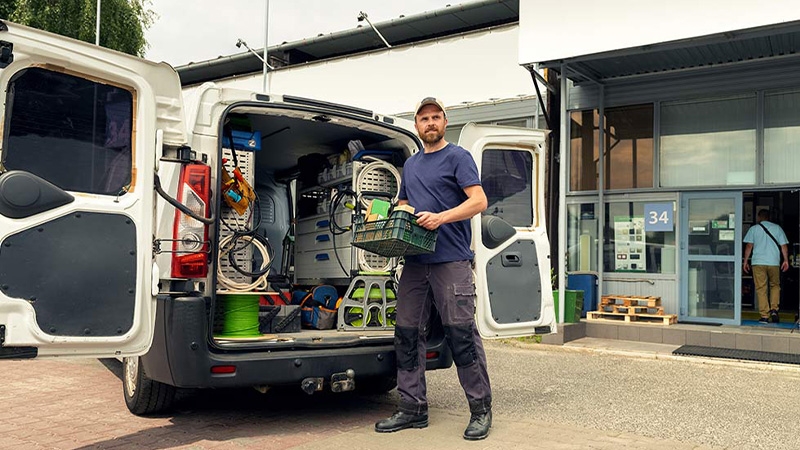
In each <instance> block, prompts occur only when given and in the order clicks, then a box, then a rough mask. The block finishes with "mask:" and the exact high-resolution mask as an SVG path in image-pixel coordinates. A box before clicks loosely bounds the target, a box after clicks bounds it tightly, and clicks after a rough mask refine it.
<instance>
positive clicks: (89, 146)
mask: <svg viewBox="0 0 800 450" xmlns="http://www.w3.org/2000/svg"><path fill="white" fill-rule="evenodd" d="M0 50H1V51H0V86H2V88H3V95H4V98H3V100H4V104H3V106H2V110H0V120H2V124H3V134H2V147H0V153H1V155H0V156H1V157H2V160H1V161H2V166H0V169H1V171H2V174H0V358H23V357H35V356H45V355H47V356H53V355H68V356H92V357H111V356H124V355H136V354H142V353H144V352H146V351H147V350H148V348H149V346H150V343H151V341H152V338H153V321H154V315H155V305H154V301H155V300H154V299H155V293H156V292H157V290H158V288H157V286H156V284H157V283H158V278H157V275H158V270H157V267H154V262H153V242H154V241H153V227H154V213H153V208H154V203H155V199H154V188H153V180H154V176H153V174H154V168H155V166H156V160H157V158H158V157H159V155H160V149H161V147H162V145H173V146H177V145H183V144H185V143H186V141H187V140H186V131H185V128H184V123H183V116H182V115H183V111H182V99H181V86H180V82H179V80H178V76H177V74H176V73H175V71H174V70H173V69H172V68H171V67H169V66H168V65H166V64H154V63H151V62H147V61H144V60H141V59H138V58H134V57H131V56H128V55H124V54H121V53H118V52H115V51H110V50H106V49H102V48H100V47H96V46H94V45H90V44H86V43H84V42H79V41H75V40H72V39H68V38H64V37H61V36H57V35H54V34H51V33H46V32H42V31H39V30H35V29H32V28H28V27H23V26H19V25H15V24H11V23H3V22H0ZM154 274H155V281H154V280H153V278H154Z"/></svg>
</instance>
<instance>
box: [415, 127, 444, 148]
mask: <svg viewBox="0 0 800 450" xmlns="http://www.w3.org/2000/svg"><path fill="white" fill-rule="evenodd" d="M419 137H420V139H422V142H424V143H426V144H429V145H432V144H435V143H437V142H439V141H441V140H442V139H444V132H443V131H439V130H437V129H436V128H433V129H429V130H427V131H425V132H424V133H421V134H420V135H419Z"/></svg>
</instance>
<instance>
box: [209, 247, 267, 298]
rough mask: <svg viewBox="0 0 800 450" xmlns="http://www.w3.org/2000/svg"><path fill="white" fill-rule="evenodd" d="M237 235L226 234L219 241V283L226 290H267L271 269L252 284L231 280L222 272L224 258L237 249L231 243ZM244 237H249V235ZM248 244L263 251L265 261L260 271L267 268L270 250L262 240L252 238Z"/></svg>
mask: <svg viewBox="0 0 800 450" xmlns="http://www.w3.org/2000/svg"><path fill="white" fill-rule="evenodd" d="M235 236H236V235H235V234H232V235H229V236H225V237H224V238H222V239H221V240H220V241H219V256H217V283H218V284H219V285H221V286H222V287H224V288H225V289H226V290H229V291H233V292H250V291H262V290H263V291H266V290H267V287H268V286H269V283H267V276H268V275H269V271H266V272H265V273H264V274H263V275H261V276H260V277H258V278H256V279H255V281H253V282H252V283H250V284H247V283H243V282H238V281H234V280H231V279H230V278H228V277H227V276H225V274H224V273H223V272H222V258H227V257H228V253H230V252H231V251H233V250H235V249H234V246H233V245H231V241H233V239H234V237H235ZM244 239H247V237H245V238H244ZM248 244H250V245H252V246H253V247H255V248H256V249H258V251H259V252H260V253H261V258H262V259H263V262H262V263H261V268H260V269H259V271H261V270H264V269H266V268H267V267H268V266H269V264H270V257H269V250H267V247H266V246H265V245H264V244H262V243H261V242H260V241H258V240H256V239H252V238H251V240H250V241H249V242H248Z"/></svg>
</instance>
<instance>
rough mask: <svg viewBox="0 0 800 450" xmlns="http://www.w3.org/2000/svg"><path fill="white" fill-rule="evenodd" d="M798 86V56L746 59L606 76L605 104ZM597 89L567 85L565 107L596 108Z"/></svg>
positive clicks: (723, 94)
mask: <svg viewBox="0 0 800 450" xmlns="http://www.w3.org/2000/svg"><path fill="white" fill-rule="evenodd" d="M792 88H798V89H800V56H798V55H791V56H787V57H785V58H778V59H775V60H772V61H749V62H744V63H740V64H732V65H730V66H724V67H717V68H714V67H709V68H699V69H690V70H685V71H681V72H676V73H670V74H663V75H659V74H654V75H643V76H641V77H638V78H637V77H631V78H630V79H628V80H625V81H615V80H613V79H612V80H608V81H607V82H606V84H605V106H606V107H607V108H608V107H612V106H621V105H635V104H639V103H648V102H654V101H668V100H678V99H690V98H701V97H702V98H708V97H715V96H725V95H736V94H742V93H752V92H755V91H758V90H773V89H775V90H777V89H792ZM598 93H599V89H598V87H597V86H596V85H594V84H592V83H584V84H582V85H580V86H573V87H572V88H571V89H570V92H569V97H568V103H567V108H568V109H570V110H573V109H587V108H596V107H597V106H598V104H599V101H598Z"/></svg>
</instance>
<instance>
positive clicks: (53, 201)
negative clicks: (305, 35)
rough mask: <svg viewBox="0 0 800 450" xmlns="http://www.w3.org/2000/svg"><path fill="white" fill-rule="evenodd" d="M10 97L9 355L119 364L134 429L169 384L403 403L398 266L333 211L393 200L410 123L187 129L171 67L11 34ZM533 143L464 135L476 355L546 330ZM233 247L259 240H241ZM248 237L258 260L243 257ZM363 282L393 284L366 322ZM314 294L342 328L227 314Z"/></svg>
mask: <svg viewBox="0 0 800 450" xmlns="http://www.w3.org/2000/svg"><path fill="white" fill-rule="evenodd" d="M0 86H2V88H3V89H4V99H5V102H4V104H3V108H2V111H0V120H2V124H3V131H2V145H0V154H1V157H2V159H1V161H2V166H0V169H2V170H0V358H5V359H21V358H35V357H44V356H81V357H96V358H106V357H117V358H124V380H123V386H124V393H125V399H126V403H127V405H128V407H129V408H130V410H131V411H132V412H134V413H136V414H148V413H154V412H158V411H162V410H164V409H166V408H168V407H169V405H170V403H171V402H172V399H173V397H174V393H175V388H178V387H188V388H212V387H214V388H219V387H234V386H253V387H256V388H259V389H261V390H264V389H266V388H268V387H270V386H277V385H292V384H296V385H298V386H300V387H302V388H303V389H304V390H305V391H306V392H309V393H312V392H314V391H316V390H319V389H323V388H330V389H332V390H334V391H345V390H350V389H353V388H365V387H366V388H369V389H373V390H388V389H391V388H392V387H393V386H394V376H395V358H394V347H393V329H392V326H391V325H392V324H391V311H390V309H391V302H390V300H393V301H396V300H397V299H393V298H390V297H391V296H392V295H391V294H393V293H394V292H396V291H395V290H394V288H393V286H394V285H393V283H394V281H395V279H396V276H397V273H398V271H399V270H400V269H401V268H402V264H401V263H402V261H401V259H399V258H385V257H378V256H377V255H374V254H371V253H369V252H364V251H360V250H359V251H357V250H356V249H355V248H354V247H352V246H351V245H350V239H351V232H350V231H349V226H350V224H351V222H352V221H353V217H354V216H353V212H352V211H351V210H350V209H342V208H341V204H344V203H346V202H348V200H345V201H343V202H340V203H337V204H335V205H333V207H331V196H332V194H334V193H336V192H345V191H348V189H350V190H352V191H353V192H354V193H355V194H354V195H355V196H354V197H353V198H352V199H350V200H349V202H351V203H354V204H356V206H357V204H360V203H361V201H362V200H363V199H364V198H366V197H367V196H366V193H367V192H368V191H377V192H379V193H380V192H384V193H388V196H389V197H391V196H392V195H396V189H397V184H398V183H399V180H397V176H396V175H397V174H399V171H400V170H402V164H403V162H404V161H405V159H406V158H408V157H409V156H410V155H412V154H413V153H414V152H417V151H419V150H420V149H421V143H420V142H419V140H418V138H417V136H416V134H415V133H414V132H413V124H411V123H409V122H408V121H401V120H399V119H395V118H392V117H388V116H383V115H380V114H375V113H373V112H372V111H367V110H363V109H359V108H353V107H346V106H342V105H335V104H329V103H325V102H319V101H314V100H309V99H305V98H298V97H291V96H280V95H274V94H262V93H254V92H245V91H241V90H232V89H222V88H220V87H218V86H215V85H213V84H208V85H204V86H203V87H202V88H201V89H200V90H199V91H198V92H197V94H196V95H197V97H196V100H197V108H196V111H192V112H191V113H187V112H186V111H184V107H183V100H182V96H181V85H180V82H179V79H178V76H177V74H176V73H175V71H174V70H173V69H172V68H171V67H170V66H169V65H167V64H164V63H161V64H156V63H152V62H149V61H145V60H142V59H138V58H134V57H131V56H128V55H124V54H121V53H117V52H114V51H110V50H107V49H103V48H99V47H96V46H93V45H89V44H86V43H84V42H79V41H75V40H72V39H68V38H64V37H62V36H57V35H54V34H50V33H46V32H42V31H39V30H35V29H31V28H27V27H23V26H19V25H15V24H11V23H2V22H0ZM545 138H546V132H544V131H540V130H528V129H516V128H509V127H499V126H478V125H474V124H471V125H468V126H466V127H465V128H464V131H463V132H462V134H461V138H460V142H459V144H460V145H462V146H464V147H465V148H467V149H469V150H470V151H471V152H472V154H473V155H474V157H475V160H476V162H477V164H478V168H479V170H480V173H481V178H482V182H483V185H484V189H485V191H486V193H487V196H488V198H489V208H488V209H487V211H486V212H484V213H483V214H482V215H479V216H477V217H475V218H473V219H472V231H473V248H474V250H475V266H474V267H475V273H476V278H475V282H476V287H477V305H476V318H477V326H478V328H479V330H480V333H481V335H482V336H483V337H485V338H496V337H511V336H523V335H530V334H534V333H536V334H545V333H551V332H555V315H554V308H553V297H552V292H551V287H550V261H549V254H550V249H549V243H548V240H547V235H546V233H545V227H544V224H545V221H544V217H543V214H544V202H543V179H544V176H543V174H544V163H545V157H544V156H545V151H546V149H545V142H546V140H545ZM231 145H232V146H233V148H234V149H236V152H235V154H234V153H231V149H230V147H231ZM348 147H350V149H352V150H355V151H347V150H348ZM362 147H363V149H364V150H363V151H362V150H361V148H362ZM358 153H363V154H365V155H372V156H371V158H372V159H370V158H361V157H360V156H359V155H358ZM308 155H313V156H308ZM373 163H374V167H372V168H373V169H375V173H374V174H373V175H374V176H368V175H366V172H365V170H366V168H367V167H368V166H369V165H370V164H373ZM234 166H236V167H238V169H239V172H240V173H241V174H242V178H243V179H245V181H247V184H248V185H250V186H252V188H253V190H254V192H255V195H254V196H253V198H254V199H255V200H254V201H252V202H250V204H249V206H248V208H247V210H246V211H245V213H244V214H243V215H239V214H238V213H236V212H235V210H234V209H233V208H232V207H231V204H230V203H227V202H226V201H224V199H223V198H222V197H223V196H224V195H235V194H236V192H233V193H231V194H229V191H228V190H227V187H228V186H227V185H224V184H223V180H227V178H226V176H227V175H230V174H231V173H232V171H233V168H234ZM375 174H377V175H375ZM370 183H372V184H370ZM373 193H374V192H373ZM240 194H241V193H240ZM362 194H364V195H362ZM337 205H339V207H337ZM331 220H333V221H335V222H337V223H336V225H337V227H334V226H333V225H332V224H331ZM237 227H239V228H237ZM242 230H251V232H252V234H250V235H249V237H246V238H244V239H238V240H237V239H234V238H235V237H236V236H237V235H238V234H241V232H242ZM254 234H255V235H258V236H259V238H258V241H257V243H260V244H261V246H262V248H259V247H258V245H257V243H254V244H252V245H247V244H248V242H249V241H250V240H252V239H254V238H253V237H252V236H253V235H254ZM232 241H233V242H235V243H234V244H230V243H231V242H232ZM221 242H222V246H223V251H220V245H221ZM236 242H238V244H237V243H236ZM240 244H241V245H240ZM230 245H233V246H234V247H235V248H234V250H232V251H229V250H230V248H231V247H230ZM226 246H227V247H226ZM268 261H269V264H268ZM259 269H261V270H259ZM370 277H373V278H375V277H377V279H379V280H382V281H381V283H383V284H380V285H379V286H378V291H379V295H378V297H377V302H378V304H379V305H380V307H379V309H378V311H376V313H377V314H378V320H372V319H371V318H369V317H365V316H368V315H367V314H363V313H364V310H361V313H362V315H361V316H359V315H358V314H357V313H358V309H357V308H355V309H353V308H352V305H351V307H350V309H347V308H345V307H344V306H343V305H347V304H348V303H347V302H348V301H349V300H348V299H351V298H352V301H353V302H356V303H357V301H358V298H361V299H364V302H366V299H367V298H371V297H372V295H371V294H372V290H373V286H372V285H364V284H362V285H361V288H362V296H361V297H355V296H354V295H353V289H352V288H353V287H357V286H354V283H355V280H358V279H367V278H370ZM319 285H325V286H332V287H333V288H334V289H335V292H336V293H337V295H339V296H342V297H343V301H344V303H343V304H342V305H340V307H339V310H338V312H337V313H336V314H337V315H338V317H337V320H336V325H335V327H334V328H333V329H325V330H319V329H307V328H303V329H300V330H290V331H291V332H282V331H281V330H280V329H277V328H278V327H276V330H277V332H269V333H261V332H260V330H259V331H257V332H255V333H254V334H252V333H251V334H249V335H247V336H239V335H237V333H235V332H234V331H235V330H233V329H228V330H226V329H225V327H226V326H231V327H235V326H236V324H233V322H234V321H233V320H229V319H230V318H232V317H233V309H232V308H231V307H230V304H233V303H232V301H231V303H230V304H227V303H226V302H227V300H225V299H230V298H231V297H233V298H238V299H241V298H243V297H244V298H245V300H246V298H247V296H248V295H250V296H252V297H253V298H258V299H259V301H258V304H259V305H260V306H267V308H264V309H270V310H278V311H280V308H269V306H271V305H268V304H266V305H265V302H277V303H284V299H285V300H288V301H286V303H292V301H291V299H292V297H294V296H295V295H297V294H296V292H302V291H303V290H309V289H312V288H313V287H314V286H319ZM301 295H302V294H301ZM401 301H402V300H401ZM245 303H246V302H245ZM356 303H353V304H356ZM365 305H366V303H365ZM260 306H259V310H261V309H262V308H261V307H260ZM366 306H369V305H366ZM290 309H291V310H292V311H296V310H297V308H296V307H295V308H290V307H289V306H287V307H286V311H289V310H290ZM345 310H347V311H345ZM354 311H355V314H351V316H353V317H356V318H358V317H360V318H361V319H362V320H360V321H359V320H350V319H348V317H347V316H346V314H345V312H347V313H353V312H354ZM259 314H261V313H259ZM293 314H296V313H291V312H288V313H286V316H287V317H289V320H290V321H294V320H295V317H296V316H293ZM226 315H227V316H226ZM247 317H251V316H247ZM237 319H238V320H239V321H242V320H245V319H246V317H245V318H243V317H237ZM229 322H230V323H229ZM273 323H274V322H273ZM294 323H295V324H296V322H294ZM232 324H233V325H232ZM260 325H261V323H259V324H258V326H259V327H260ZM283 325H286V323H284V324H283ZM232 330H233V331H232ZM273 331H275V330H273ZM429 333H430V337H429V341H428V343H429V351H428V367H429V368H441V367H448V366H450V365H451V364H452V358H451V356H450V352H449V350H448V348H447V346H446V345H445V342H444V338H443V332H442V329H441V325H440V324H438V323H437V321H436V320H434V322H433V323H432V324H431V326H430V327H429Z"/></svg>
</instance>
